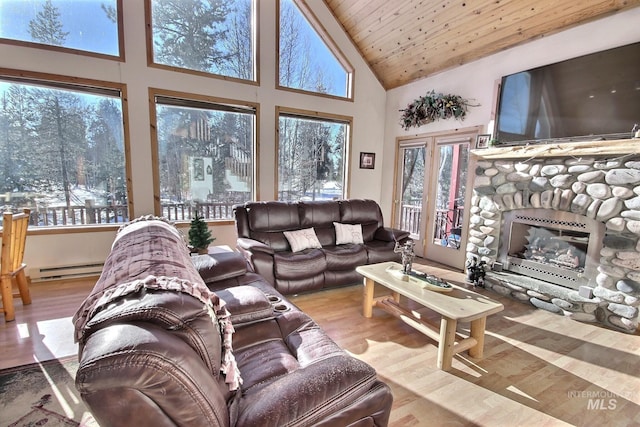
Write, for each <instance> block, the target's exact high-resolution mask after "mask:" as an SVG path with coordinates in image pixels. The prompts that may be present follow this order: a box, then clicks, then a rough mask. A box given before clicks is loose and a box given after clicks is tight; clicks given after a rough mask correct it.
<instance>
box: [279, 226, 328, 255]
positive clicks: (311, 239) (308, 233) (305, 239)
mask: <svg viewBox="0 0 640 427" xmlns="http://www.w3.org/2000/svg"><path fill="white" fill-rule="evenodd" d="M284 237H286V238H287V241H288V242H289V245H290V246H291V251H292V252H300V251H303V250H305V249H314V248H316V249H319V248H321V247H322V245H321V244H320V242H319V241H318V236H316V232H315V231H314V229H313V227H311V228H305V229H302V230H293V231H285V232H284Z"/></svg>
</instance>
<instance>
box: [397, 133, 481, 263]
mask: <svg viewBox="0 0 640 427" xmlns="http://www.w3.org/2000/svg"><path fill="white" fill-rule="evenodd" d="M476 134H477V132H475V131H473V132H469V133H462V134H460V133H456V134H439V135H434V136H424V137H419V138H411V139H402V140H399V141H398V152H397V161H398V164H397V169H396V170H397V171H398V173H397V176H396V189H395V200H394V205H395V206H394V227H397V228H400V229H403V230H406V231H409V233H410V236H411V238H412V239H413V240H414V241H415V249H414V250H415V253H416V255H418V256H420V257H422V258H426V259H428V260H432V261H436V262H439V263H442V264H445V265H449V266H451V267H455V268H460V269H463V268H464V263H465V252H466V251H465V247H466V236H467V233H466V227H467V225H466V223H465V214H466V212H465V200H466V199H467V197H468V196H469V194H470V190H471V184H470V183H469V178H470V177H469V171H468V165H469V149H470V147H471V141H475V137H476ZM468 193H469V194H468ZM467 214H468V213H467Z"/></svg>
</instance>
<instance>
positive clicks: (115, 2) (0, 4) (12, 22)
mask: <svg viewBox="0 0 640 427" xmlns="http://www.w3.org/2000/svg"><path fill="white" fill-rule="evenodd" d="M121 10H122V0H83V1H77V0H46V1H42V0H0V41H2V42H4V43H17V44H25V43H26V44H32V43H37V44H41V45H45V46H49V47H54V48H62V49H72V50H74V51H80V52H81V53H89V54H98V55H107V56H116V57H121V56H123V55H122V48H121V46H122V38H121V37H119V33H120V32H119V28H121V27H122V13H121Z"/></svg>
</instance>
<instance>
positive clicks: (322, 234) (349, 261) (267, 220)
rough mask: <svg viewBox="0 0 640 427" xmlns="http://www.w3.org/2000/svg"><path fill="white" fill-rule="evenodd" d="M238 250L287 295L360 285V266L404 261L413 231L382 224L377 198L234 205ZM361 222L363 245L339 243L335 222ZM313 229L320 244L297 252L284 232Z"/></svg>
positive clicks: (256, 270) (257, 271) (259, 272)
mask: <svg viewBox="0 0 640 427" xmlns="http://www.w3.org/2000/svg"><path fill="white" fill-rule="evenodd" d="M234 215H235V219H236V228H237V231H238V240H237V248H238V250H239V251H240V252H241V253H242V254H244V256H245V258H246V259H247V261H248V262H249V264H250V265H251V267H252V269H253V270H254V271H255V272H256V273H258V274H260V275H261V276H262V277H264V278H265V279H266V280H267V281H268V282H269V283H270V284H272V285H273V286H274V287H275V288H276V289H277V290H278V291H280V292H282V293H283V294H294V293H298V292H305V291H312V290H318V289H322V288H327V287H332V286H340V285H349V284H354V283H358V282H360V281H361V280H362V277H361V276H360V275H359V274H358V273H356V271H355V269H356V267H357V266H359V265H365V264H373V263H378V262H385V261H400V256H399V255H398V254H396V253H394V252H393V248H394V246H395V242H396V241H399V242H400V243H404V241H405V240H406V239H407V238H408V237H409V233H408V232H406V231H402V230H396V229H393V228H388V227H385V226H384V223H383V217H382V212H381V210H380V206H379V205H378V203H376V202H375V201H374V200H362V199H351V200H337V201H313V202H291V203H288V202H275V201H274V202H248V203H245V204H244V205H239V206H235V207H234ZM335 223H338V224H349V225H360V226H361V230H362V243H357V244H353V243H351V244H337V243H336V242H337V241H336V225H335ZM309 228H313V229H314V231H315V234H316V235H317V238H318V241H319V243H320V245H321V246H322V247H321V248H310V249H305V250H302V251H299V252H293V251H292V247H291V244H290V243H289V241H288V239H287V237H286V235H285V232H288V231H295V230H302V229H309Z"/></svg>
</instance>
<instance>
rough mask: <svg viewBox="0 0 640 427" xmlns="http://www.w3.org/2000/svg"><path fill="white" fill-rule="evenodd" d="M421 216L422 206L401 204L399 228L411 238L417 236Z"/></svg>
mask: <svg viewBox="0 0 640 427" xmlns="http://www.w3.org/2000/svg"><path fill="white" fill-rule="evenodd" d="M421 215H422V206H420V205H405V204H403V205H402V209H401V210H400V228H401V229H402V230H405V231H408V232H409V233H411V235H412V236H417V235H419V234H420V216H421Z"/></svg>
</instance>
